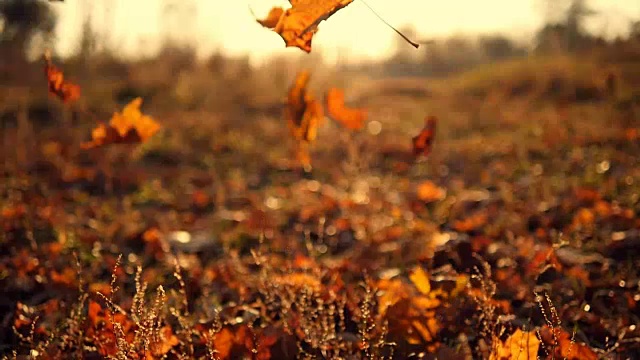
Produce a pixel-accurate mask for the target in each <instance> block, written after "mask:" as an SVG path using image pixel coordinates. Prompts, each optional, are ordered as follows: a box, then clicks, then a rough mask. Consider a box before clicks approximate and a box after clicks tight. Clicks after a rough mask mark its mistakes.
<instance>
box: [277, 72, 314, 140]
mask: <svg viewBox="0 0 640 360" xmlns="http://www.w3.org/2000/svg"><path fill="white" fill-rule="evenodd" d="M310 76H311V75H310V74H309V72H308V71H301V72H299V73H298V75H297V76H296V79H295V82H294V84H293V86H292V87H291V88H290V89H289V94H288V96H287V106H286V108H285V119H286V120H287V124H288V126H289V129H290V130H291V133H292V135H293V137H294V138H296V139H297V140H302V141H306V142H312V141H314V140H315V138H316V135H317V133H318V125H319V123H320V121H321V119H322V118H323V116H324V113H323V110H322V105H321V104H320V102H318V101H317V100H315V99H314V97H313V96H312V95H311V94H310V93H309V92H308V90H307V84H308V83H309V78H310Z"/></svg>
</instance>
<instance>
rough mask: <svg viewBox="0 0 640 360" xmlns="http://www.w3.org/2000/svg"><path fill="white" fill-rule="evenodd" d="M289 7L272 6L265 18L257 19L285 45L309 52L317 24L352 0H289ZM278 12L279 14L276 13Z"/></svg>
mask: <svg viewBox="0 0 640 360" xmlns="http://www.w3.org/2000/svg"><path fill="white" fill-rule="evenodd" d="M290 2H291V8H289V9H287V10H283V9H282V8H278V7H276V8H273V9H272V10H271V11H270V12H269V15H268V16H267V18H265V19H264V20H258V23H260V24H261V25H262V26H264V27H266V28H269V29H271V30H273V31H275V32H276V33H278V34H279V35H280V37H282V39H283V40H284V43H285V46H286V47H291V46H294V47H297V48H300V49H301V50H303V51H305V52H307V53H309V52H311V40H312V38H313V35H314V34H315V33H316V32H317V31H318V24H320V22H321V21H323V20H326V19H328V18H329V17H330V16H331V15H333V14H334V13H336V12H337V11H338V10H340V9H342V8H344V7H345V6H347V5H349V4H351V3H352V2H353V0H290ZM278 14H279V15H278ZM276 19H277V20H276Z"/></svg>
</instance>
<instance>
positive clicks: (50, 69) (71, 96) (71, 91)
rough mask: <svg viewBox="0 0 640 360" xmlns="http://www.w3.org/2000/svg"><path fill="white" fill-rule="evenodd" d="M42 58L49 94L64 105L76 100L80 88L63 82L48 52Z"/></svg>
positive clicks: (62, 75) (62, 77)
mask: <svg viewBox="0 0 640 360" xmlns="http://www.w3.org/2000/svg"><path fill="white" fill-rule="evenodd" d="M43 58H44V73H45V75H46V77H47V84H48V86H49V93H50V94H51V95H54V96H57V97H58V98H59V99H60V100H62V102H64V103H69V102H73V101H76V100H78V99H79V98H80V86H78V85H76V84H72V83H69V82H66V81H65V79H64V74H63V73H62V71H60V70H59V69H58V68H56V67H55V66H54V65H53V63H52V62H51V55H50V54H49V53H48V52H47V53H45V54H44V56H43Z"/></svg>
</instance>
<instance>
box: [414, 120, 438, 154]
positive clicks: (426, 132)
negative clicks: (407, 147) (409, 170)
mask: <svg viewBox="0 0 640 360" xmlns="http://www.w3.org/2000/svg"><path fill="white" fill-rule="evenodd" d="M437 122H438V119H437V118H436V117H435V116H427V117H426V118H425V127H424V128H423V129H422V131H420V134H418V135H416V136H414V137H413V138H412V139H411V141H412V143H413V155H414V156H417V155H420V154H423V155H425V156H427V155H429V153H431V147H432V145H433V138H434V137H435V134H436V123H437Z"/></svg>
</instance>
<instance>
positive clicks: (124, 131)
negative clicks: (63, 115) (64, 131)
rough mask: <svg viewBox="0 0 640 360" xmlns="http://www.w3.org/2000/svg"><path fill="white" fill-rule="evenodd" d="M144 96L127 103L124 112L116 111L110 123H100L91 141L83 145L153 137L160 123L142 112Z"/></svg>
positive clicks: (134, 141) (103, 144)
mask: <svg viewBox="0 0 640 360" xmlns="http://www.w3.org/2000/svg"><path fill="white" fill-rule="evenodd" d="M141 104H142V98H140V97H138V98H135V99H133V100H132V101H131V102H130V103H129V104H127V105H126V106H125V107H124V109H123V110H122V113H118V112H116V113H114V114H113V117H111V121H110V122H109V124H108V125H107V124H104V123H102V124H99V125H98V126H97V127H96V128H95V129H93V131H92V132H91V139H92V140H91V141H89V142H85V143H83V144H82V145H81V147H82V148H84V149H90V148H94V147H100V146H105V145H109V144H130V143H141V142H145V141H147V140H148V139H149V138H151V137H152V136H153V135H154V134H155V133H156V132H157V131H158V130H160V125H159V124H158V123H157V122H156V121H155V120H154V119H153V118H151V117H150V116H147V115H143V114H142V112H140V105H141Z"/></svg>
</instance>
